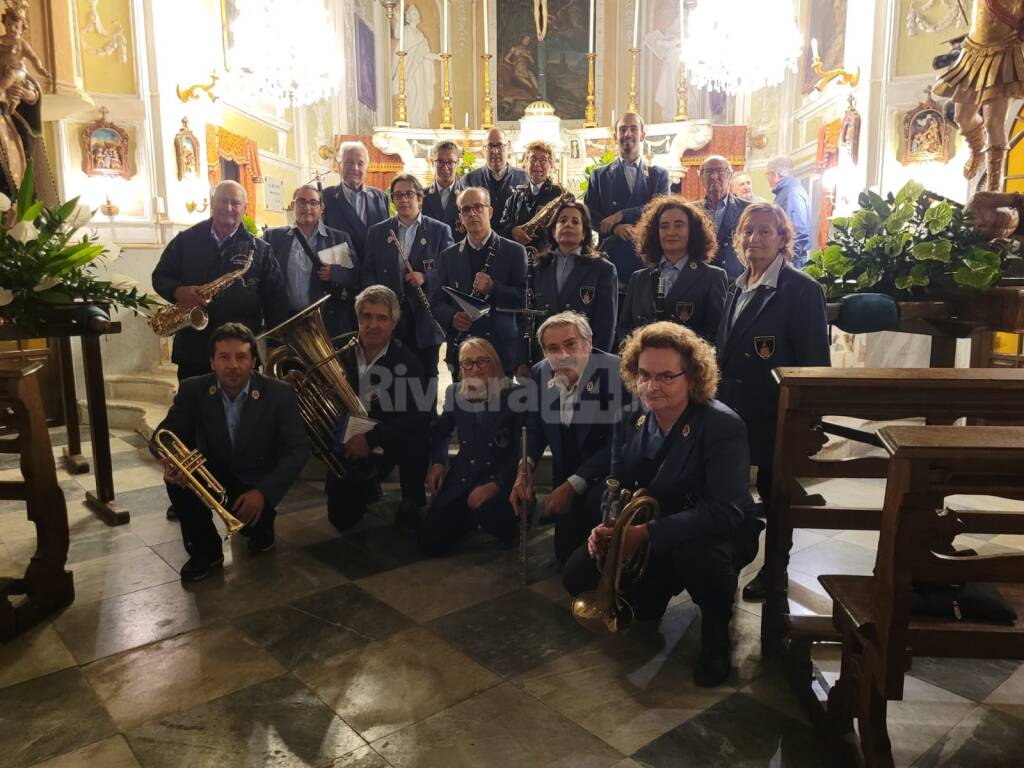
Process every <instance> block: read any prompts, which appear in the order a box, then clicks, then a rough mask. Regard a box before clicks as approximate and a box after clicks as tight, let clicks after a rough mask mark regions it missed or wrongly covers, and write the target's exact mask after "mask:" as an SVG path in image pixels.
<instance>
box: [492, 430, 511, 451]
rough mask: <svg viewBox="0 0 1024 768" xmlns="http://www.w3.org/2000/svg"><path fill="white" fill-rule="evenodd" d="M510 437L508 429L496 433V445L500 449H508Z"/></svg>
mask: <svg viewBox="0 0 1024 768" xmlns="http://www.w3.org/2000/svg"><path fill="white" fill-rule="evenodd" d="M508 443H509V436H508V429H506V428H504V427H503V428H502V429H499V430H498V431H497V432H495V433H494V444H495V445H496V446H498V447H499V448H508Z"/></svg>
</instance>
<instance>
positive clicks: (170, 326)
mask: <svg viewBox="0 0 1024 768" xmlns="http://www.w3.org/2000/svg"><path fill="white" fill-rule="evenodd" d="M251 266H252V252H251V251H250V252H249V255H248V257H247V258H246V259H245V264H243V265H242V266H241V267H240V268H239V269H236V270H234V271H233V272H227V273H226V274H223V275H221V276H220V277H218V278H216V279H215V280H211V281H210V282H208V283H207V284H206V285H201V286H199V288H198V291H199V295H200V296H202V297H203V299H205V300H206V302H207V303H210V302H211V301H213V300H214V299H215V298H216V297H217V296H218V295H220V294H221V293H223V292H224V290H225V289H227V287H228V286H229V285H232V284H233V283H234V282H235V281H237V280H241V279H242V275H244V274H245V273H246V272H248V271H249V267H251ZM209 324H210V315H209V313H208V312H207V311H206V310H205V309H203V308H202V307H183V306H182V305H181V304H166V305H164V306H162V307H158V308H157V309H156V310H154V312H153V314H151V315H150V316H149V327H150V328H152V329H153V330H154V331H155V332H156V333H157V334H158V335H160V336H173V335H174V334H176V333H177V332H178V331H181V330H184V329H185V328H191V329H192V330H193V331H202V330H204V329H205V328H206V326H207V325H209Z"/></svg>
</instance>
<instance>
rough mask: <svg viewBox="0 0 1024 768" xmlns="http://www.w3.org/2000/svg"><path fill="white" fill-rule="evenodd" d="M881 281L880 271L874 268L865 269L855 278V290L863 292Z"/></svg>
mask: <svg viewBox="0 0 1024 768" xmlns="http://www.w3.org/2000/svg"><path fill="white" fill-rule="evenodd" d="M881 279H882V271H881V270H880V269H876V268H870V269H865V270H864V271H863V272H861V273H860V274H859V275H858V276H857V290H860V291H865V290H867V289H868V288H873V287H874V286H875V285H877V284H878V281H879V280H881Z"/></svg>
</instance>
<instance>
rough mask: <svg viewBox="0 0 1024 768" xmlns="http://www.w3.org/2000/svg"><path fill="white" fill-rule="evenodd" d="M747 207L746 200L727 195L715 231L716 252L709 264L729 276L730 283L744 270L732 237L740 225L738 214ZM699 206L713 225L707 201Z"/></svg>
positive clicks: (712, 216)
mask: <svg viewBox="0 0 1024 768" xmlns="http://www.w3.org/2000/svg"><path fill="white" fill-rule="evenodd" d="M748 205H750V203H749V201H747V200H741V199H740V198H738V197H736V195H733V194H729V195H727V196H726V198H725V213H724V214H723V215H722V223H721V225H720V226H719V227H718V229H716V230H715V235H716V239H717V240H718V252H717V253H716V254H715V258H714V260H713V261H712V262H711V263H712V264H714V265H715V266H716V267H721V268H722V269H724V270H725V271H726V273H727V274H728V275H729V282H730V283H731V282H732V281H733V280H735V279H736V278H737V277H739V276H740V275H742V274H743V270H744V269H746V267H744V266H743V262H741V261H740V257H739V256H737V255H736V247H735V246H734V245H733V244H732V236H733V234H734V233H735V232H736V225H737V224H739V223H740V214H742V213H743V209H744V208H746V207H747V206H748ZM700 206H701V207H702V208H703V209H704V212H705V213H706V214H707V215H708V218H710V219H711V222H712V223H714V221H715V217H714V215H713V214H712V213H711V211H710V210H708V207H707V200H706V199H705V200H702V201H700Z"/></svg>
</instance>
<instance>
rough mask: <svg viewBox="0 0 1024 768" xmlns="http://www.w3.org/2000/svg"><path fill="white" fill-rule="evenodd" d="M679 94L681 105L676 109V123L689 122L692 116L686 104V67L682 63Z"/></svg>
mask: <svg viewBox="0 0 1024 768" xmlns="http://www.w3.org/2000/svg"><path fill="white" fill-rule="evenodd" d="M677 93H678V96H679V105H678V106H677V107H676V116H675V118H674V120H675V121H676V122H681V121H683V120H689V119H690V115H689V111H688V105H687V102H686V65H685V64H683V63H682V62H680V63H679V90H678V92H677Z"/></svg>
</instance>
